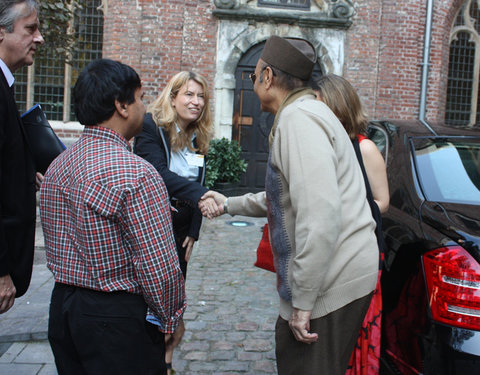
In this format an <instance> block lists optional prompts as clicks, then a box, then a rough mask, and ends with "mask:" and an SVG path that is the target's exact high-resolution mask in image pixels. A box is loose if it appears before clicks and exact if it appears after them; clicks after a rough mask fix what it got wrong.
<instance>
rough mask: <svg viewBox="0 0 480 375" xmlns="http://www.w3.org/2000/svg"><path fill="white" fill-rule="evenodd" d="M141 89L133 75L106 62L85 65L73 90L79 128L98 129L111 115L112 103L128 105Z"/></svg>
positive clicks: (139, 83)
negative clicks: (85, 126) (96, 126)
mask: <svg viewBox="0 0 480 375" xmlns="http://www.w3.org/2000/svg"><path fill="white" fill-rule="evenodd" d="M140 87H142V83H141V81H140V77H139V76H138V74H137V72H136V71H135V70H134V69H133V68H131V67H130V66H128V65H125V64H122V63H121V62H118V61H113V60H109V59H99V60H95V61H92V62H91V63H89V64H88V65H87V66H86V67H85V68H84V69H83V70H82V72H81V73H80V76H79V77H78V80H77V83H76V84H75V87H74V88H73V105H74V108H75V115H76V116H77V119H78V121H79V122H80V123H81V124H82V125H98V124H101V123H102V122H104V121H106V120H108V119H110V118H111V117H112V116H113V114H114V113H115V100H117V101H119V102H120V103H126V104H131V103H133V102H134V101H135V91H136V90H137V89H139V88H140Z"/></svg>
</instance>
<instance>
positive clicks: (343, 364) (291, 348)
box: [275, 293, 372, 375]
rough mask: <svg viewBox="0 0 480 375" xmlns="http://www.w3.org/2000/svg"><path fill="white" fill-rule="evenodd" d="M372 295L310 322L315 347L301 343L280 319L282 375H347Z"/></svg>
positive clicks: (277, 332)
mask: <svg viewBox="0 0 480 375" xmlns="http://www.w3.org/2000/svg"><path fill="white" fill-rule="evenodd" d="M371 299H372V293H370V294H369V295H367V296H366V297H363V298H360V299H357V300H355V301H353V302H351V303H349V304H348V305H346V306H344V307H342V308H341V309H338V310H336V311H334V312H332V313H330V314H328V315H326V316H323V317H321V318H318V319H312V320H311V321H310V330H309V332H311V333H318V341H317V342H315V343H313V344H304V343H302V342H299V341H297V340H296V339H295V337H294V336H293V333H292V331H291V330H290V327H289V325H288V322H287V321H286V320H284V319H282V318H280V317H279V318H278V320H277V324H276V326H275V343H276V345H275V354H276V357H277V367H278V374H279V375H298V374H302V375H344V374H345V371H346V370H347V366H348V361H349V360H350V357H351V355H352V352H353V348H354V347H355V342H356V340H357V337H358V333H359V332H360V328H361V326H362V322H363V319H364V317H365V314H366V312H367V310H368V306H369V305H370V300H371Z"/></svg>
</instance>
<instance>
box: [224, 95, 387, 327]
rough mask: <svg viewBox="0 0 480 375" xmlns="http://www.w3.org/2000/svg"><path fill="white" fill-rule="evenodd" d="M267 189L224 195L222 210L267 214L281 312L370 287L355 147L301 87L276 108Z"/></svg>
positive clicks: (373, 271)
mask: <svg viewBox="0 0 480 375" xmlns="http://www.w3.org/2000/svg"><path fill="white" fill-rule="evenodd" d="M265 190H266V191H265V192H261V193H258V194H246V195H244V196H240V197H230V198H229V200H228V212H229V213H230V214H232V215H235V214H239V215H246V216H265V215H266V214H268V222H269V227H270V241H271V244H272V249H273V252H274V260H275V266H276V269H277V281H278V282H277V285H278V292H279V295H280V315H281V316H282V318H284V319H286V320H288V319H289V317H290V315H291V312H292V307H295V308H298V309H301V310H310V311H312V319H315V318H319V317H321V316H324V315H327V314H328V313H330V312H332V311H335V310H337V309H339V308H341V307H343V306H345V305H347V304H348V303H350V302H353V301H354V300H356V299H359V298H361V297H364V296H365V295H367V294H369V293H370V292H372V291H373V290H374V288H375V285H376V281H377V273H378V262H379V254H378V247H377V241H376V237H375V232H374V230H375V222H374V220H373V218H372V215H371V211H370V207H369V205H368V202H367V200H366V191H365V183H364V181H363V176H362V172H361V170H360V167H359V165H358V161H357V158H356V156H355V151H354V149H353V147H352V143H351V141H350V139H349V138H348V135H347V133H346V132H345V130H344V128H343V126H342V124H341V123H340V122H339V121H338V119H337V118H336V117H335V115H334V114H333V113H332V112H331V111H330V109H329V108H328V107H327V106H326V105H325V104H324V103H322V102H320V101H318V100H316V99H315V97H314V96H313V95H312V94H310V93H309V92H308V91H307V90H304V91H303V92H294V93H291V94H290V95H289V96H288V97H287V98H286V99H285V101H284V103H283V105H282V107H281V108H280V110H279V111H278V113H277V116H276V119H275V125H274V137H273V143H272V147H271V150H270V155H269V161H268V164H267V174H266V183H265ZM267 207H268V209H267Z"/></svg>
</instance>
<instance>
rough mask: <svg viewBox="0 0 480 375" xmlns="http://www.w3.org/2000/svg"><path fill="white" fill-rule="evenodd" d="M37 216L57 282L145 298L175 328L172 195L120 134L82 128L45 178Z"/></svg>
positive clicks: (180, 296)
mask: <svg viewBox="0 0 480 375" xmlns="http://www.w3.org/2000/svg"><path fill="white" fill-rule="evenodd" d="M40 215H41V219H42V227H43V232H44V236H45V245H46V255H47V266H48V268H49V269H50V270H51V271H52V272H53V273H54V275H55V280H56V281H57V282H60V283H64V284H70V285H76V286H79V287H82V288H88V289H94V290H99V291H104V292H111V291H127V292H130V293H135V294H142V295H143V296H144V298H145V301H146V302H147V304H148V306H149V307H150V309H151V310H152V312H153V314H154V315H155V316H156V317H157V318H158V319H159V321H160V325H161V327H162V330H163V331H165V332H172V331H174V329H175V328H176V326H177V324H178V323H179V320H180V318H181V317H182V316H183V312H184V311H185V307H186V304H185V288H184V281H183V277H182V273H181V271H180V267H179V263H178V257H177V253H176V248H175V242H174V238H173V232H172V224H171V217H170V204H169V200H168V195H167V191H166V188H165V185H164V183H163V180H162V178H161V177H160V175H159V174H158V172H157V171H156V170H155V169H154V168H153V167H152V166H151V165H150V164H149V163H148V162H146V161H145V160H143V159H142V158H140V157H138V156H136V155H134V154H133V153H132V152H131V148H130V145H129V143H128V142H127V141H126V140H125V139H124V138H123V137H121V136H120V135H119V134H117V133H116V132H114V131H112V130H110V129H107V128H104V127H99V126H88V127H85V130H84V132H83V135H82V137H81V138H80V139H79V141H78V142H77V143H75V145H73V146H72V147H71V148H69V149H68V150H66V151H65V152H63V153H62V154H61V155H60V156H59V157H58V158H57V159H55V160H54V162H53V163H52V164H51V165H50V167H49V169H48V171H47V173H46V174H45V179H44V181H43V184H42V188H41V190H40Z"/></svg>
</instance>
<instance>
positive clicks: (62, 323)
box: [48, 283, 167, 375]
mask: <svg viewBox="0 0 480 375" xmlns="http://www.w3.org/2000/svg"><path fill="white" fill-rule="evenodd" d="M146 313H147V304H146V303H145V301H144V299H143V297H142V296H141V295H136V294H131V293H126V292H112V293H105V292H98V291H94V290H90V289H84V288H78V287H75V286H71V285H65V284H60V283H56V284H55V287H54V289H53V292H52V299H51V303H50V317H49V323H48V339H49V341H50V346H51V347H52V351H53V355H54V356H55V364H56V365H57V370H58V373H59V375H63V374H68V375H76V374H85V375H96V374H98V375H108V374H112V375H113V374H115V375H118V374H125V375H127V374H132V375H134V374H135V375H136V374H152V375H153V374H155V375H164V374H166V373H167V372H166V368H165V341H164V334H163V333H161V332H160V331H158V329H157V327H156V326H155V325H153V324H150V323H148V322H147V321H146V320H145V315H146Z"/></svg>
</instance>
